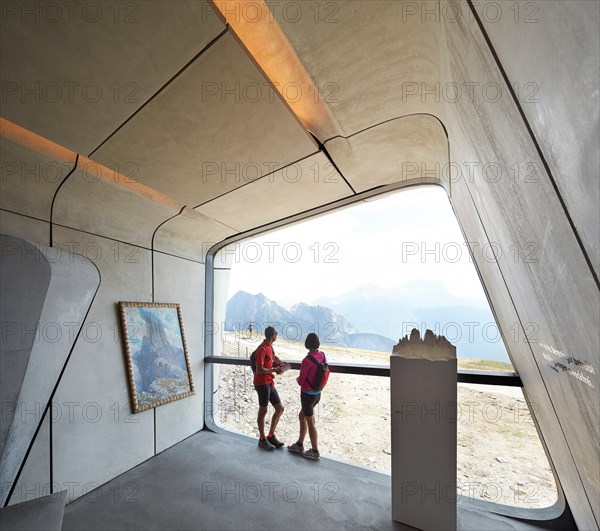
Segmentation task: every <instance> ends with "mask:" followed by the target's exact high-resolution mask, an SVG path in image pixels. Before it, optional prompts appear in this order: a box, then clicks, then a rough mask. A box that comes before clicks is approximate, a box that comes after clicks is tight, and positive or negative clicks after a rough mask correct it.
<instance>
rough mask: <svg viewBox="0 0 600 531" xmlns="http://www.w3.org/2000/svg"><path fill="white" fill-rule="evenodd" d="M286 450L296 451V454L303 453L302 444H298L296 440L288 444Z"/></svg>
mask: <svg viewBox="0 0 600 531" xmlns="http://www.w3.org/2000/svg"><path fill="white" fill-rule="evenodd" d="M288 450H289V451H290V452H296V453H298V454H303V453H304V445H302V444H298V443H297V442H295V443H294V444H290V445H289V446H288Z"/></svg>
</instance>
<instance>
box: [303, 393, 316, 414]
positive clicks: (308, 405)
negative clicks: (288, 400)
mask: <svg viewBox="0 0 600 531" xmlns="http://www.w3.org/2000/svg"><path fill="white" fill-rule="evenodd" d="M319 400H321V393H317V394H316V395H309V394H308V393H305V392H304V391H300V403H301V404H302V413H304V416H305V417H312V416H313V415H314V414H315V412H314V410H313V408H314V407H315V406H316V405H317V404H318V403H319Z"/></svg>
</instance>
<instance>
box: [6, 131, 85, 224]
mask: <svg viewBox="0 0 600 531" xmlns="http://www.w3.org/2000/svg"><path fill="white" fill-rule="evenodd" d="M71 157H72V159H70V160H68V161H64V160H59V159H56V158H55V157H51V156H49V155H48V154H45V153H39V152H38V151H36V150H35V149H33V147H32V146H29V147H28V146H24V145H22V144H19V143H18V142H15V141H13V140H10V139H7V138H5V137H4V136H0V159H1V160H2V164H1V167H2V178H1V179H0V207H2V208H6V209H9V210H12V211H13V212H18V213H19V214H24V215H26V216H31V217H34V218H38V219H44V220H47V221H50V211H51V206H52V198H53V197H54V193H55V191H56V190H57V189H58V187H59V185H60V183H61V182H62V181H63V179H64V178H65V177H66V176H67V175H68V173H69V171H71V169H72V168H73V166H74V165H75V153H72V154H71Z"/></svg>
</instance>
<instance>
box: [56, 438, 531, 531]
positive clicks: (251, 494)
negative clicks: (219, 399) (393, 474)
mask: <svg viewBox="0 0 600 531" xmlns="http://www.w3.org/2000/svg"><path fill="white" fill-rule="evenodd" d="M63 529H64V530H92V529H102V530H109V529H110V530H137V529H139V530H153V529H161V530H167V529H169V530H170V529H172V530H200V529H227V530H240V529H282V530H283V529H290V530H301V529H311V530H326V529H327V530H329V529H374V530H379V529H381V530H387V529H390V530H391V529H394V530H408V529H412V528H410V527H407V526H403V525H400V524H397V523H395V522H393V521H392V520H391V498H390V476H388V475H386V474H380V473H377V472H373V471H370V470H367V469H364V468H360V467H354V466H351V465H346V464H344V463H340V462H338V461H334V460H329V459H325V458H321V460H320V461H318V462H314V461H308V460H307V459H304V458H302V457H301V456H299V455H296V454H291V453H289V452H288V451H287V450H286V449H285V448H284V449H281V450H277V451H273V452H265V451H262V450H259V449H258V448H257V447H256V443H255V442H254V441H252V440H251V439H249V438H240V437H238V436H228V435H222V434H215V433H212V432H209V431H201V432H199V433H197V434H195V435H193V436H192V437H190V438H188V439H186V440H184V441H182V442H181V443H179V444H177V445H175V446H173V447H172V448H170V449H168V450H166V451H165V452H163V453H161V454H159V455H158V456H156V457H154V458H153V459H150V460H148V461H146V462H145V463H142V464H141V465H139V466H137V467H136V468H134V469H132V470H129V471H128V472H126V473H125V474H122V475H121V476H119V477H117V478H115V479H113V480H112V481H110V482H108V483H106V484H105V485H103V486H102V487H100V488H99V489H97V490H95V491H92V492H90V493H89V494H88V495H87V496H86V497H82V498H79V499H78V500H75V501H74V502H72V503H71V504H69V505H68V506H67V508H66V510H65V515H64V521H63ZM458 529H462V530H477V531H483V530H487V529H489V530H494V531H496V530H504V529H525V530H530V529H531V530H534V529H541V527H539V526H537V525H531V524H529V523H525V522H523V521H518V520H513V519H510V518H507V517H504V516H500V515H495V514H492V513H487V512H483V511H481V510H478V509H476V508H473V507H469V506H467V505H464V504H459V510H458Z"/></svg>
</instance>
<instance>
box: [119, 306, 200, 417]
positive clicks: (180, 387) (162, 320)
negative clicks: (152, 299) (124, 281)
mask: <svg viewBox="0 0 600 531" xmlns="http://www.w3.org/2000/svg"><path fill="white" fill-rule="evenodd" d="M119 313H120V316H121V330H122V333H123V338H124V342H125V357H126V361H127V372H128V380H129V388H130V389H129V390H130V395H131V402H132V407H133V412H134V413H139V412H140V411H144V410H146V409H151V408H153V407H157V406H160V405H162V404H166V403H168V402H173V401H174V400H179V399H181V398H185V397H188V396H191V395H193V394H194V383H193V380H192V372H191V369H190V362H189V357H188V353H187V348H186V343H185V336H184V333H183V323H182V319H181V309H180V307H179V305H178V304H161V303H142V302H119Z"/></svg>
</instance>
